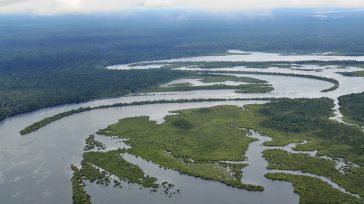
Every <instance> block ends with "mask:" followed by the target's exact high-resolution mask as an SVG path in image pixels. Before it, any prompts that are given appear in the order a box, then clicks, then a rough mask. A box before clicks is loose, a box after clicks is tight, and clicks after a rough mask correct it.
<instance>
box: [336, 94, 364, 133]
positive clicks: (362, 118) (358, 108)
mask: <svg viewBox="0 0 364 204" xmlns="http://www.w3.org/2000/svg"><path fill="white" fill-rule="evenodd" d="M339 104H340V111H341V113H342V114H343V116H344V118H343V119H344V120H345V121H347V122H349V123H354V124H358V125H361V126H364V92H363V93H358V94H350V95H345V96H340V97H339Z"/></svg>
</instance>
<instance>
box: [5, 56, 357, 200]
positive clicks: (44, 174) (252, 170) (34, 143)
mask: <svg viewBox="0 0 364 204" xmlns="http://www.w3.org/2000/svg"><path fill="white" fill-rule="evenodd" d="M242 56H245V55H241V56H235V55H232V56H228V57H242ZM278 56H280V55H278ZM215 57H216V56H215ZM224 57H225V56H224ZM285 57H286V56H285ZM309 57H312V56H311V55H310V56H309ZM321 57H328V56H321ZM329 57H330V58H332V56H329ZM291 58H292V56H289V59H291ZM215 59H216V58H215ZM267 59H269V61H271V58H267ZM285 59H286V58H285ZM310 59H311V58H310ZM340 59H341V58H340ZM358 59H361V58H358ZM277 61H278V59H277ZM307 68H310V67H309V66H307ZM356 69H357V68H350V69H346V70H343V69H340V68H337V67H330V68H327V69H323V70H319V71H317V68H316V69H314V68H312V70H311V71H306V70H292V69H281V68H268V69H249V68H244V67H240V68H239V67H238V68H226V69H218V70H216V71H219V72H221V71H237V70H242V71H252V70H254V71H264V72H282V73H299V74H310V75H317V76H325V77H332V78H335V79H337V80H338V81H339V82H340V87H339V88H338V89H337V90H335V91H332V92H328V93H322V92H320V91H321V90H323V89H327V88H329V87H331V86H332V84H331V83H328V82H325V81H320V80H314V79H306V78H298V77H286V76H270V75H246V74H240V76H248V77H254V78H257V79H262V80H266V81H268V82H269V83H270V84H272V85H273V87H274V88H275V90H274V91H272V92H271V93H266V94H241V93H235V92H234V90H205V91H189V92H169V93H147V94H139V95H133V96H126V97H119V98H113V99H102V100H94V101H90V102H86V103H80V104H68V105H62V106H57V107H52V108H45V109H41V110H38V111H34V112H31V113H26V114H21V115H18V116H14V117H11V118H8V119H6V120H3V121H1V122H0V136H1V143H0V189H1V191H0V199H1V202H2V203H72V189H71V182H70V178H71V176H72V171H71V170H70V165H71V164H78V163H79V162H80V159H81V157H82V153H83V146H84V144H85V142H84V140H85V138H86V137H87V136H88V135H89V134H92V133H95V132H96V131H97V130H98V129H102V128H105V127H107V126H108V125H110V124H112V123H115V122H117V121H118V119H121V118H126V117H134V116H144V115H147V116H150V117H151V119H152V120H157V121H159V122H163V117H164V116H165V115H167V114H168V113H169V111H172V110H179V109H186V108H197V107H208V106H216V105H224V104H230V105H239V106H243V105H246V104H251V103H261V101H240V102H237V101H228V100H227V101H224V102H203V103H184V104H154V105H142V106H130V107H120V108H108V109H101V110H93V111H89V112H84V113H80V114H76V115H73V116H70V117H66V118H63V119H61V120H59V121H56V122H54V123H52V124H50V125H48V126H46V127H44V128H42V129H40V130H38V131H36V132H33V133H31V134H29V135H27V136H21V135H20V134H19V131H20V130H21V129H22V128H24V127H25V126H27V125H29V124H31V123H33V122H36V121H38V120H40V119H42V118H44V117H47V116H52V115H54V114H57V113H60V112H63V111H67V110H71V109H74V108H78V107H86V106H99V105H107V104H113V103H120V102H133V101H152V100H160V99H185V98H188V99H191V98H225V99H229V98H263V97H289V98H299V97H309V98H317V97H330V98H332V99H337V97H338V96H340V95H343V94H348V93H358V92H362V91H364V86H362V84H363V82H364V81H363V79H362V78H349V77H344V76H341V75H339V74H336V72H337V71H350V70H356ZM336 108H338V107H336ZM337 113H338V117H339V118H340V116H339V112H337ZM260 148H263V147H262V145H261V144H260V143H252V144H251V145H250V146H249V150H248V152H247V155H246V156H247V157H248V159H249V160H248V162H249V164H250V165H249V166H248V167H247V168H246V169H245V170H244V177H243V180H244V181H245V182H248V183H252V184H261V185H263V186H264V187H265V188H266V190H265V191H264V192H248V191H244V190H239V189H234V188H231V187H227V186H226V185H224V184H221V183H218V182H212V181H206V180H203V179H198V178H193V177H189V176H185V175H180V174H179V173H177V172H175V171H171V170H163V169H160V168H158V167H157V166H156V165H154V164H153V163H150V162H146V161H143V160H142V159H140V158H139V159H137V158H132V156H130V155H129V156H127V157H128V158H129V159H130V161H131V162H134V163H138V164H140V165H141V167H142V168H143V169H144V170H145V171H146V172H147V173H148V174H150V175H153V176H156V177H160V178H161V179H162V180H167V181H169V182H171V183H173V184H175V185H176V188H179V189H181V193H180V194H176V195H174V196H172V197H168V196H166V195H164V194H160V193H150V192H149V191H148V190H145V189H139V187H138V186H136V185H132V184H131V185H128V186H127V187H124V188H122V189H118V188H115V189H114V188H111V187H103V186H99V185H96V184H90V185H88V186H87V191H88V192H89V193H90V194H91V196H92V198H93V201H94V203H115V202H117V201H125V202H126V203H223V202H224V203H297V202H298V196H297V195H296V194H294V193H293V188H292V185H291V184H290V183H288V182H282V181H271V180H269V179H265V178H264V177H263V176H262V175H264V174H263V173H264V172H263V171H264V170H265V166H266V163H265V162H264V159H263V158H262V157H261V155H260V153H259V152H261V149H260Z"/></svg>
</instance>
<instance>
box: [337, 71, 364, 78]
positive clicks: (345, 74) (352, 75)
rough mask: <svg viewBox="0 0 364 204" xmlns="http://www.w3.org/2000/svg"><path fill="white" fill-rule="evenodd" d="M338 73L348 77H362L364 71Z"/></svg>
mask: <svg viewBox="0 0 364 204" xmlns="http://www.w3.org/2000/svg"><path fill="white" fill-rule="evenodd" d="M338 73H339V74H341V75H344V76H348V77H364V71H355V72H338Z"/></svg>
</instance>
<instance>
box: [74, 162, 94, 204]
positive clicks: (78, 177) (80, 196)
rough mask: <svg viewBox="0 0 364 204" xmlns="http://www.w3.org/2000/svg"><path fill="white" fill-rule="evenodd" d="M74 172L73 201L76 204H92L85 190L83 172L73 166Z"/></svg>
mask: <svg viewBox="0 0 364 204" xmlns="http://www.w3.org/2000/svg"><path fill="white" fill-rule="evenodd" d="M71 168H72V170H73V176H72V179H71V182H72V193H73V196H72V200H73V203H74V204H91V197H90V195H88V194H87V193H86V191H85V189H84V187H85V184H84V182H83V178H82V177H83V176H82V173H81V171H80V170H79V169H78V168H77V167H75V166H71Z"/></svg>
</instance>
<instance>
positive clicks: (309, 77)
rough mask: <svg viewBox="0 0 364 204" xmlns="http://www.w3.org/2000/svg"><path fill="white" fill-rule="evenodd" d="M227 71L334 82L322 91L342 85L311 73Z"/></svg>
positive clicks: (334, 80)
mask: <svg viewBox="0 0 364 204" xmlns="http://www.w3.org/2000/svg"><path fill="white" fill-rule="evenodd" d="M225 73H230V74H254V75H272V76H289V77H300V78H308V79H316V80H321V81H326V82H330V83H332V84H334V85H333V86H332V87H330V88H328V89H324V90H321V92H330V91H334V90H336V89H337V88H339V86H340V82H339V81H338V80H336V79H334V78H327V77H321V76H315V75H309V74H293V73H281V72H251V71H228V72H225Z"/></svg>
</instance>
